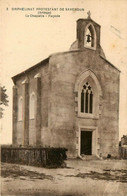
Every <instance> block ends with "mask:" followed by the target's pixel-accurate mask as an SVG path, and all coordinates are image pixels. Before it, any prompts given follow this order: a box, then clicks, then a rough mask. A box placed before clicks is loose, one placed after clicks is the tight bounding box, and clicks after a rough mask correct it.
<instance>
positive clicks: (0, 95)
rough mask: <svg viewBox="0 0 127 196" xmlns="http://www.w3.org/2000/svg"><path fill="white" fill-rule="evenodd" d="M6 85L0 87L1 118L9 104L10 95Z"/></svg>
mask: <svg viewBox="0 0 127 196" xmlns="http://www.w3.org/2000/svg"><path fill="white" fill-rule="evenodd" d="M6 91H7V89H6V88H5V86H3V87H0V118H2V117H3V111H4V108H3V107H4V106H8V102H9V101H8V95H7V93H6Z"/></svg>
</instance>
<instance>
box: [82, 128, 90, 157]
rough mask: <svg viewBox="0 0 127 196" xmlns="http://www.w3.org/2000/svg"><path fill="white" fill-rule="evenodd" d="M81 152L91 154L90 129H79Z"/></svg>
mask: <svg viewBox="0 0 127 196" xmlns="http://www.w3.org/2000/svg"><path fill="white" fill-rule="evenodd" d="M80 152H81V154H85V155H91V154H92V131H81V149H80Z"/></svg>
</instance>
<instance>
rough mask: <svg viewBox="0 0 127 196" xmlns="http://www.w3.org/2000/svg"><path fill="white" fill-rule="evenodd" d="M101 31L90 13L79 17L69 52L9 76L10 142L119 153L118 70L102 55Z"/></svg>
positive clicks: (75, 151) (70, 151)
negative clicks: (11, 101)
mask: <svg viewBox="0 0 127 196" xmlns="http://www.w3.org/2000/svg"><path fill="white" fill-rule="evenodd" d="M100 30H101V27H100V25H99V24H97V23H96V22H94V21H93V20H92V19H91V18H90V15H89V16H88V18H86V19H79V20H78V21H77V39H76V41H75V42H74V43H73V44H72V45H71V47H70V50H69V51H67V52H60V53H56V54H53V55H51V56H49V57H48V58H47V59H44V60H43V61H41V62H40V63H38V64H37V65H34V66H33V67H31V68H29V69H27V70H25V71H23V72H22V73H19V74H18V75H16V76H14V77H13V78H12V79H13V82H14V87H13V145H18V146H19V145H22V146H40V145H41V146H42V147H65V148H67V149H68V157H77V156H82V155H95V156H102V157H107V155H108V154H111V155H112V156H113V157H116V156H118V143H119V81H120V71H119V70H118V69H117V68H116V67H115V66H114V65H112V64H111V63H110V62H109V61H108V60H107V59H106V57H105V54H104V52H103V50H102V48H101V46H100Z"/></svg>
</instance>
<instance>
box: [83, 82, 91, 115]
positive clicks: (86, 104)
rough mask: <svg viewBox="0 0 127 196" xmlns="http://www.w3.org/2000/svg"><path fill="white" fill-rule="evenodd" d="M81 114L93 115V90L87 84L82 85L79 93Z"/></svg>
mask: <svg viewBox="0 0 127 196" xmlns="http://www.w3.org/2000/svg"><path fill="white" fill-rule="evenodd" d="M81 112H82V113H93V90H92V87H91V85H90V84H89V83H88V82H86V83H85V84H84V85H83V87H82V91H81Z"/></svg>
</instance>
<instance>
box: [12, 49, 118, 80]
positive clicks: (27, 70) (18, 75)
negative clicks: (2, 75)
mask: <svg viewBox="0 0 127 196" xmlns="http://www.w3.org/2000/svg"><path fill="white" fill-rule="evenodd" d="M83 51H84V50H80V52H83ZM74 52H79V50H72V51H65V52H57V53H54V54H51V55H50V56H49V57H48V58H46V59H44V60H42V61H41V62H39V63H37V64H36V65H34V66H32V67H30V68H28V69H26V70H25V71H23V72H21V73H19V74H17V75H15V76H13V77H12V80H13V82H14V83H15V80H16V79H17V78H18V77H20V76H22V75H24V74H27V73H29V72H30V71H32V70H34V69H36V68H37V67H41V66H44V65H45V64H46V63H48V62H49V58H50V57H51V56H53V55H59V54H67V53H74ZM100 57H101V58H102V59H103V60H104V61H106V62H107V63H108V64H110V65H111V66H112V67H113V68H115V69H116V70H117V71H119V72H121V71H120V70H119V69H118V68H117V67H115V66H114V65H113V64H112V63H110V62H109V61H108V60H107V59H106V58H104V57H103V56H102V55H100Z"/></svg>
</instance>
